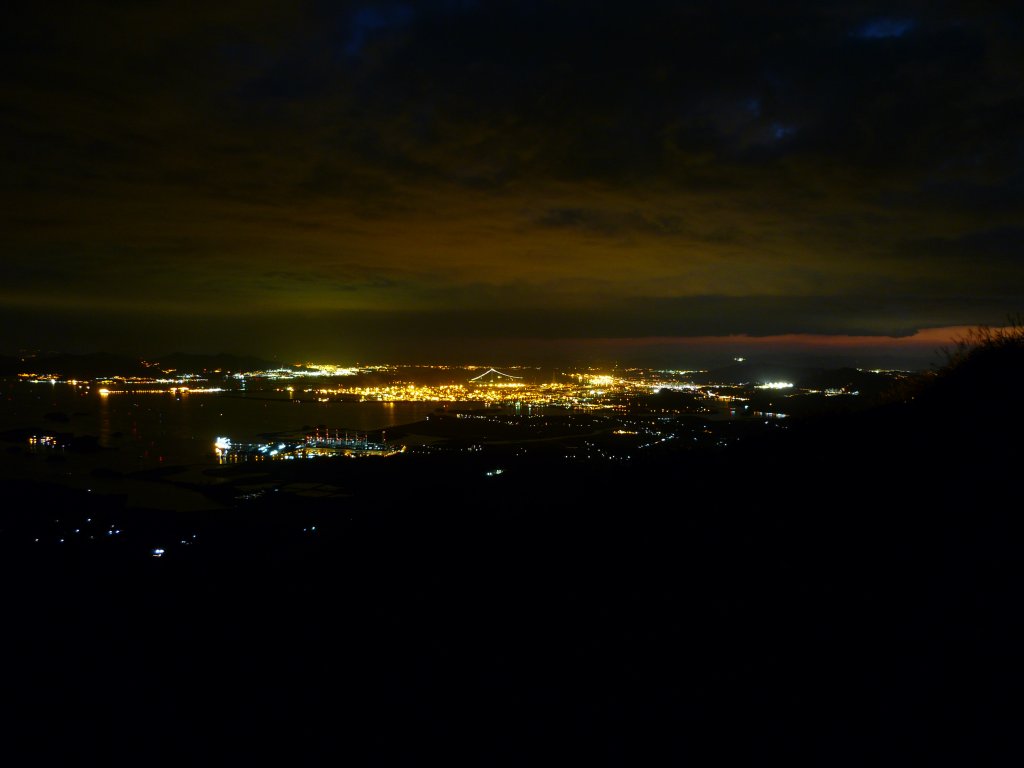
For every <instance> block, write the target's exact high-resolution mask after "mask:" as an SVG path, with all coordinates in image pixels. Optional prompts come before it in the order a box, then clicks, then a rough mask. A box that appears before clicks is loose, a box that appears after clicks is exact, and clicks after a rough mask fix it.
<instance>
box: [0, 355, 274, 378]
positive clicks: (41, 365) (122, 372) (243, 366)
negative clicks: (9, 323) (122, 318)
mask: <svg viewBox="0 0 1024 768" xmlns="http://www.w3.org/2000/svg"><path fill="white" fill-rule="evenodd" d="M280 366H281V363H279V362H274V361H271V360H264V359H262V358H258V357H252V356H246V355H233V354H229V353H218V354H213V355H201V354H191V353H184V352H173V353H171V354H168V355H161V356H159V357H153V358H140V357H135V356H131V355H120V354H111V353H108V352H94V353H90V354H84V355H77V354H69V353H60V354H55V355H40V356H38V357H30V358H25V359H21V358H15V357H4V358H0V374H2V375H7V376H11V375H15V374H19V373H38V374H57V375H60V376H65V377H68V376H70V377H75V376H78V377H81V378H99V377H104V376H153V375H154V374H156V373H158V372H159V371H165V370H172V369H173V370H176V371H178V372H181V373H202V372H204V371H215V370H221V371H259V370H266V369H268V368H277V367H280Z"/></svg>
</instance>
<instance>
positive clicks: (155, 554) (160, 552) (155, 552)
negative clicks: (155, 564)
mask: <svg viewBox="0 0 1024 768" xmlns="http://www.w3.org/2000/svg"><path fill="white" fill-rule="evenodd" d="M163 554H164V550H162V549H154V550H153V557H163Z"/></svg>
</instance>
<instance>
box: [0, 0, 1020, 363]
mask: <svg viewBox="0 0 1024 768" xmlns="http://www.w3.org/2000/svg"><path fill="white" fill-rule="evenodd" d="M2 34H3V40H2V42H3V46H2V51H0V57H2V59H0V88H2V95H3V99H2V102H0V130H2V135H3V138H4V142H3V147H4V153H5V155H4V162H5V171H6V172H5V174H4V175H3V177H2V178H0V190H2V196H3V197H2V202H3V212H2V214H0V215H2V216H3V227H4V232H5V262H4V267H3V278H4V279H3V281H2V282H3V285H2V287H0V303H2V304H3V305H5V306H7V307H9V308H17V312H18V313H19V314H20V315H21V316H24V317H36V316H37V315H39V313H47V312H52V311H53V308H54V307H59V306H64V307H66V308H71V307H78V308H79V309H78V310H77V311H78V312H79V314H81V313H87V312H90V313H91V312H99V311H100V310H101V309H105V310H106V311H109V312H112V313H114V315H116V316H118V317H133V318H137V317H138V313H139V312H140V311H142V310H141V309H140V308H145V307H147V306H149V307H157V308H159V313H158V314H153V315H151V316H149V318H148V319H147V321H146V322H145V323H138V324H137V326H136V327H146V328H147V329H148V331H149V332H150V333H152V334H154V338H159V337H160V335H161V334H164V335H165V336H173V335H174V334H176V333H180V332H181V331H182V327H183V326H182V325H181V324H180V323H175V322H174V321H173V320H172V319H173V318H175V317H193V318H194V317H198V316H204V313H206V314H210V312H211V310H210V309H209V307H210V305H211V304H214V303H216V304H217V305H218V309H217V312H216V313H214V314H216V316H224V315H230V316H232V317H234V318H235V320H234V321H233V323H232V325H231V328H234V329H235V330H234V332H235V333H237V338H238V340H239V344H242V343H249V342H250V341H251V339H252V338H254V336H255V335H256V334H253V333H252V332H249V331H246V330H245V328H246V322H247V321H246V320H245V316H246V312H249V311H259V312H264V313H266V312H271V313H275V314H274V316H275V317H287V315H288V312H293V313H295V316H296V317H299V316H303V313H307V312H312V313H313V314H314V315H315V316H316V317H318V318H333V317H339V318H342V317H343V318H347V319H345V320H343V321H339V322H341V323H342V324H343V325H344V324H345V323H348V322H352V323H355V324H357V325H363V324H369V325H371V326H372V328H373V331H372V332H367V338H373V339H375V340H376V341H377V342H378V343H380V344H381V345H382V348H383V346H384V345H387V344H389V345H390V347H389V348H392V349H398V348H400V347H401V340H402V339H403V338H406V337H409V338H413V337H415V336H416V335H417V334H420V335H422V334H425V333H428V330H427V329H433V330H432V331H430V332H431V333H434V334H435V335H438V336H444V337H445V338H449V339H454V338H456V337H457V336H458V333H456V332H457V331H460V332H462V333H463V334H473V335H475V336H477V337H480V338H483V337H484V336H486V335H488V334H491V335H493V336H494V338H510V337H512V336H515V335H516V334H519V335H521V336H523V337H531V336H535V335H542V336H544V337H559V338H563V337H564V338H570V337H573V336H579V337H580V338H596V337H599V336H600V337H643V336H665V335H688V334H690V335H702V334H713V333H750V334H771V333H794V332H799V331H801V330H803V331H806V332H808V333H810V332H815V333H854V332H856V333H861V332H863V333H879V334H904V333H908V332H909V331H910V330H913V329H914V328H918V327H924V326H925V325H927V324H932V325H954V324H960V323H971V322H992V321H993V320H994V319H995V320H996V321H997V320H998V318H999V317H1001V316H1003V315H1005V314H1006V313H1007V312H1012V311H1019V309H1020V305H1021V303H1022V299H1024V285H1022V280H1021V275H1022V274H1024V270H1022V268H1021V262H1020V259H1019V256H1018V254H1019V252H1020V245H1021V230H1020V226H1019V221H1020V216H1021V214H1022V213H1024V211H1022V210H1021V208H1022V203H1024V182H1022V179H1024V176H1022V174H1021V171H1020V168H1022V167H1024V141H1022V139H1021V137H1022V136H1024V76H1022V74H1021V73H1022V72H1024V49H1022V47H1021V46H1020V45H1019V40H1020V39H1021V36H1022V35H1024V13H1022V12H1021V11H1020V10H1018V9H1016V8H1014V7H1011V6H1010V5H1009V4H1004V5H1001V4H971V3H966V2H962V3H961V2H943V3H916V2H908V3H897V4H895V5H893V4H891V3H885V4H883V3H874V2H858V3H851V2H824V3H815V4H806V3H789V2H783V3H773V4H771V5H770V6H766V5H764V4H753V3H745V2H725V3H706V4H692V3H691V4H683V3H677V2H644V3H638V4H636V3H635V4H632V5H622V4H609V3H590V2H559V3H538V2H524V1H523V0H518V1H516V2H512V1H511V0H510V1H509V2H502V1H497V2H485V1H483V0H481V1H480V2H454V1H451V0H447V1H444V0H436V1H434V2H415V3H414V2H340V3H327V2H323V3H317V2H311V3H303V4H295V3H285V2H274V1H272V0H267V2H256V3H250V4H247V5H246V7H245V9H244V11H239V10H236V9H234V8H232V7H230V6H229V5H225V4H217V3H214V4H207V5H206V6H192V5H190V6H188V7H182V6H181V5H180V4H177V3H164V2H152V3H146V4H138V3H94V4H80V3H74V4H66V5H62V4H57V5H53V4H47V5H46V6H45V7H44V6H40V5H38V4H35V5H32V4H23V5H21V6H19V7H18V8H16V9H15V10H14V11H12V12H11V15H10V16H9V19H8V23H7V24H6V25H5V30H4V32H3V33H2ZM809 297H816V298H809ZM337 313H342V314H340V315H339V314H337ZM344 313H356V314H354V315H346V314H344ZM359 313H367V314H359ZM214 314H210V316H214ZM114 315H111V316H114ZM161 317H164V318H172V319H166V320H161V319H159V318H161ZM371 317H372V318H373V322H372V323H370V318H371ZM252 322H253V323H255V322H256V321H255V320H253V321H252ZM86 325H88V324H84V325H83V326H82V327H83V328H84V327H86ZM103 325H104V324H103V323H100V322H97V324H96V327H97V328H99V327H101V326H103ZM115 325H116V324H115ZM253 327H255V326H253ZM308 327H310V326H309V324H307V328H308ZM321 328H322V330H321ZM411 328H415V329H416V330H415V332H413V331H411V330H410V329H411ZM161 329H165V330H161ZM228 330H230V329H226V330H223V332H224V333H228ZM307 333H313V334H314V335H315V334H322V335H321V336H320V338H321V339H322V340H323V341H324V343H325V344H326V343H330V340H331V339H333V338H335V333H334V331H333V330H331V326H330V324H329V323H326V322H325V324H324V325H322V326H316V328H315V329H314V330H312V331H309V330H307ZM228 340H229V339H226V341H228ZM450 343H454V342H450ZM252 351H256V352H258V351H259V350H255V349H254V350H252Z"/></svg>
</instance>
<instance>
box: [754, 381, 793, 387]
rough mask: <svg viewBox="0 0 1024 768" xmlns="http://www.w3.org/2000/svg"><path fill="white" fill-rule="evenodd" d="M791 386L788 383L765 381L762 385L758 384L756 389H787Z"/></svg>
mask: <svg viewBox="0 0 1024 768" xmlns="http://www.w3.org/2000/svg"><path fill="white" fill-rule="evenodd" d="M792 386H793V384H792V383H791V382H788V381H766V382H765V383H764V384H758V385H757V388H758V389H789V388H790V387H792Z"/></svg>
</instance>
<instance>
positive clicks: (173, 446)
mask: <svg viewBox="0 0 1024 768" xmlns="http://www.w3.org/2000/svg"><path fill="white" fill-rule="evenodd" d="M2 386H3V389H2V395H3V396H2V399H0V431H7V430H12V429H25V428H35V429H39V430H46V431H52V432H71V433H73V434H74V435H76V436H80V435H94V436H96V437H97V439H98V443H99V445H100V446H101V447H102V448H107V449H116V452H117V453H118V454H119V456H118V457H117V459H115V457H113V456H109V457H108V459H109V460H110V463H113V464H118V465H122V466H124V468H133V467H130V466H128V465H134V468H142V467H145V466H152V465H157V464H160V463H163V462H174V463H192V462H206V461H212V459H213V442H214V439H215V438H216V437H217V436H219V435H224V436H228V437H230V438H231V439H232V440H234V441H236V442H254V441H257V440H259V439H261V436H263V435H267V434H274V433H299V432H304V431H307V430H311V429H313V428H315V427H316V426H318V425H327V426H328V427H332V428H339V429H348V430H352V431H370V430H375V429H381V428H387V427H393V426H396V425H399V424H407V423H410V422H413V421H418V420H420V419H423V418H424V417H425V416H427V415H428V414H429V413H430V412H431V411H433V410H435V409H436V408H437V407H438V405H439V404H437V403H377V402H365V403H359V402H329V403H321V402H317V401H315V400H308V401H307V400H302V401H300V400H298V399H294V400H287V399H283V398H274V397H272V395H273V394H274V393H250V395H249V396H245V394H244V393H235V392H232V393H227V394H214V393H211V394H189V395H185V396H181V397H176V396H174V395H171V394H140V393H125V394H111V395H108V396H101V395H100V394H99V393H98V392H97V391H96V390H95V389H94V390H91V391H86V390H85V389H79V388H76V387H73V386H71V385H65V384H56V385H50V384H33V383H30V382H23V381H11V380H7V381H4V382H3V385H2ZM463 405H468V404H463ZM58 414H59V415H58Z"/></svg>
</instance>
